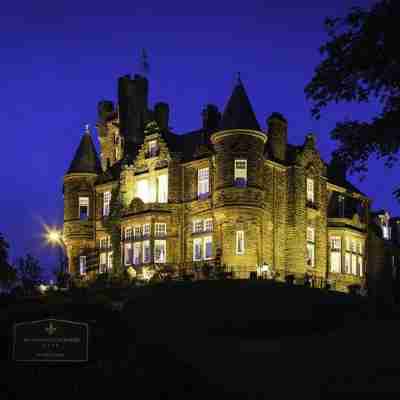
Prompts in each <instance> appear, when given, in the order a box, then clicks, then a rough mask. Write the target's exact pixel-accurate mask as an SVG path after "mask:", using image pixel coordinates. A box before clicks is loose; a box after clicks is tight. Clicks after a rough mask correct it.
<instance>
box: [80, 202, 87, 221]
mask: <svg viewBox="0 0 400 400" xmlns="http://www.w3.org/2000/svg"><path fill="white" fill-rule="evenodd" d="M88 218H89V197H79V219H82V220H85V219H88Z"/></svg>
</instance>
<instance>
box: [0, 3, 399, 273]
mask: <svg viewBox="0 0 400 400" xmlns="http://www.w3.org/2000/svg"><path fill="white" fill-rule="evenodd" d="M371 3H372V1H368V0H358V1H356V0H330V1H320V0H319V1H317V0H303V1H301V2H300V1H298V0H269V1H266V0H260V1H258V0H256V1H247V2H236V1H232V0H221V1H209V0H202V1H200V2H183V1H168V2H166V1H158V2H157V1H142V0H136V1H132V0H129V1H121V0H114V1H107V2H100V1H97V2H94V1H79V2H78V1H71V0H69V1H64V0H57V1H40V0H37V1H31V0H26V1H14V2H4V3H2V10H1V15H0V38H1V64H0V87H1V92H0V93H1V107H0V119H1V122H2V127H1V132H2V133H1V140H2V145H1V149H2V151H1V157H0V182H1V197H0V206H1V208H0V232H3V233H4V235H5V236H6V238H7V239H8V240H9V242H10V245H11V258H12V260H14V259H15V258H16V257H18V256H20V255H23V254H25V253H26V252H28V251H29V252H31V253H33V254H34V255H36V256H37V257H40V259H41V260H42V262H43V264H44V265H45V266H46V267H50V265H51V263H53V262H55V260H56V253H55V251H54V250H52V251H50V250H49V249H48V248H47V247H46V246H44V245H43V240H42V239H41V234H42V231H43V228H42V223H47V224H61V221H62V212H63V211H62V193H61V188H62V178H63V174H64V173H65V171H66V169H67V168H68V165H69V163H70V161H71V158H72V156H73V154H74V151H75V149H76V147H77V145H78V143H79V140H80V137H81V135H82V132H83V126H84V124H85V123H90V124H91V125H92V126H94V124H95V122H96V105H97V102H98V101H99V100H101V99H103V98H106V99H113V100H115V99H116V84H117V78H118V77H119V76H121V75H124V74H127V73H134V72H137V70H138V66H139V61H138V60H139V54H140V50H141V48H143V47H144V48H146V49H147V52H148V56H149V62H150V68H151V72H150V75H149V79H150V101H151V103H152V104H154V102H155V101H167V102H168V103H169V104H170V107H171V121H170V125H171V126H172V127H173V128H174V130H175V131H176V132H185V131H187V130H191V129H195V128H198V127H199V126H200V124H201V117H200V113H201V110H202V107H203V106H204V105H205V104H206V103H210V102H211V103H215V104H216V105H218V106H219V107H220V108H223V107H224V105H225V103H226V101H227V99H228V97H229V95H230V94H231V91H232V88H233V84H234V81H235V78H234V77H235V74H236V72H237V71H240V72H241V76H242V80H243V82H244V84H245V86H246V89H247V92H248V95H249V97H250V100H251V102H252V104H253V107H254V110H255V112H256V115H257V117H258V120H259V122H260V124H261V126H262V127H263V128H265V119H266V117H267V116H268V115H269V114H270V113H271V112H273V111H279V112H282V113H283V114H284V115H285V116H286V117H287V119H288V122H289V141H290V142H291V143H294V144H299V143H302V142H303V139H304V135H305V134H306V133H308V132H310V131H313V132H315V133H316V135H317V137H318V146H319V148H320V150H321V153H322V155H323V157H324V159H325V160H326V161H329V159H330V153H331V151H332V150H333V149H334V147H335V145H334V143H332V142H331V141H330V139H329V135H328V133H329V131H330V130H331V129H332V128H333V126H334V124H335V122H336V121H337V120H340V119H342V118H344V117H350V118H370V116H371V115H372V114H373V112H375V111H377V107H376V106H372V105H362V106H360V105H355V106H349V105H346V104H345V105H338V106H332V107H330V108H329V109H327V110H325V111H324V113H323V115H322V119H321V120H320V121H318V122H316V121H313V120H312V119H311V117H310V112H309V109H310V104H308V103H307V102H306V100H305V96H304V86H305V85H306V84H307V83H308V81H309V80H310V79H311V76H312V73H313V69H314V68H315V66H316V65H317V63H318V62H319V60H320V55H319V53H318V48H319V46H320V45H321V44H322V43H323V42H324V40H325V39H326V34H325V32H324V29H323V20H324V18H325V17H326V16H341V15H344V14H345V13H346V11H347V10H348V8H349V7H350V6H353V5H361V6H365V5H370V4H371ZM92 132H93V133H95V129H94V127H93V129H92ZM396 173H398V168H395V169H393V170H387V169H385V168H384V167H383V165H382V163H380V162H371V170H370V173H369V175H368V177H367V178H366V180H365V181H363V182H362V183H360V182H358V179H357V178H352V181H353V182H355V183H356V184H357V185H358V187H359V188H360V189H361V190H362V191H364V192H365V193H366V194H368V195H369V196H370V197H371V198H372V199H373V201H374V207H375V208H382V207H383V208H387V209H389V210H390V211H391V212H392V213H393V214H400V213H399V207H398V204H397V203H396V202H395V200H394V199H393V196H392V190H393V188H394V186H395V185H396V184H397V183H398V182H397V181H396V179H395V177H396Z"/></svg>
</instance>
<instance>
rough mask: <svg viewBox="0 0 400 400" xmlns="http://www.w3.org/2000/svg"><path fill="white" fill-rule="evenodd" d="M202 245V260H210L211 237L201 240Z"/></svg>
mask: <svg viewBox="0 0 400 400" xmlns="http://www.w3.org/2000/svg"><path fill="white" fill-rule="evenodd" d="M203 245H204V251H203V254H204V259H205V260H209V259H210V258H212V237H211V236H207V237H205V238H204V239H203Z"/></svg>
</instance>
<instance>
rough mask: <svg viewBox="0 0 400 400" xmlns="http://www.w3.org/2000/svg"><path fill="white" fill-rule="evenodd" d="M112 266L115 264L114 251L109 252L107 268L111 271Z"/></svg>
mask: <svg viewBox="0 0 400 400" xmlns="http://www.w3.org/2000/svg"><path fill="white" fill-rule="evenodd" d="M112 266H113V253H112V251H111V252H109V253H108V258H107V269H108V270H109V271H111V270H112Z"/></svg>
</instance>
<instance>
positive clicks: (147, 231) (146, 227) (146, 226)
mask: <svg viewBox="0 0 400 400" xmlns="http://www.w3.org/2000/svg"><path fill="white" fill-rule="evenodd" d="M150 228H151V226H150V224H144V225H143V237H149V236H150Z"/></svg>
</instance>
